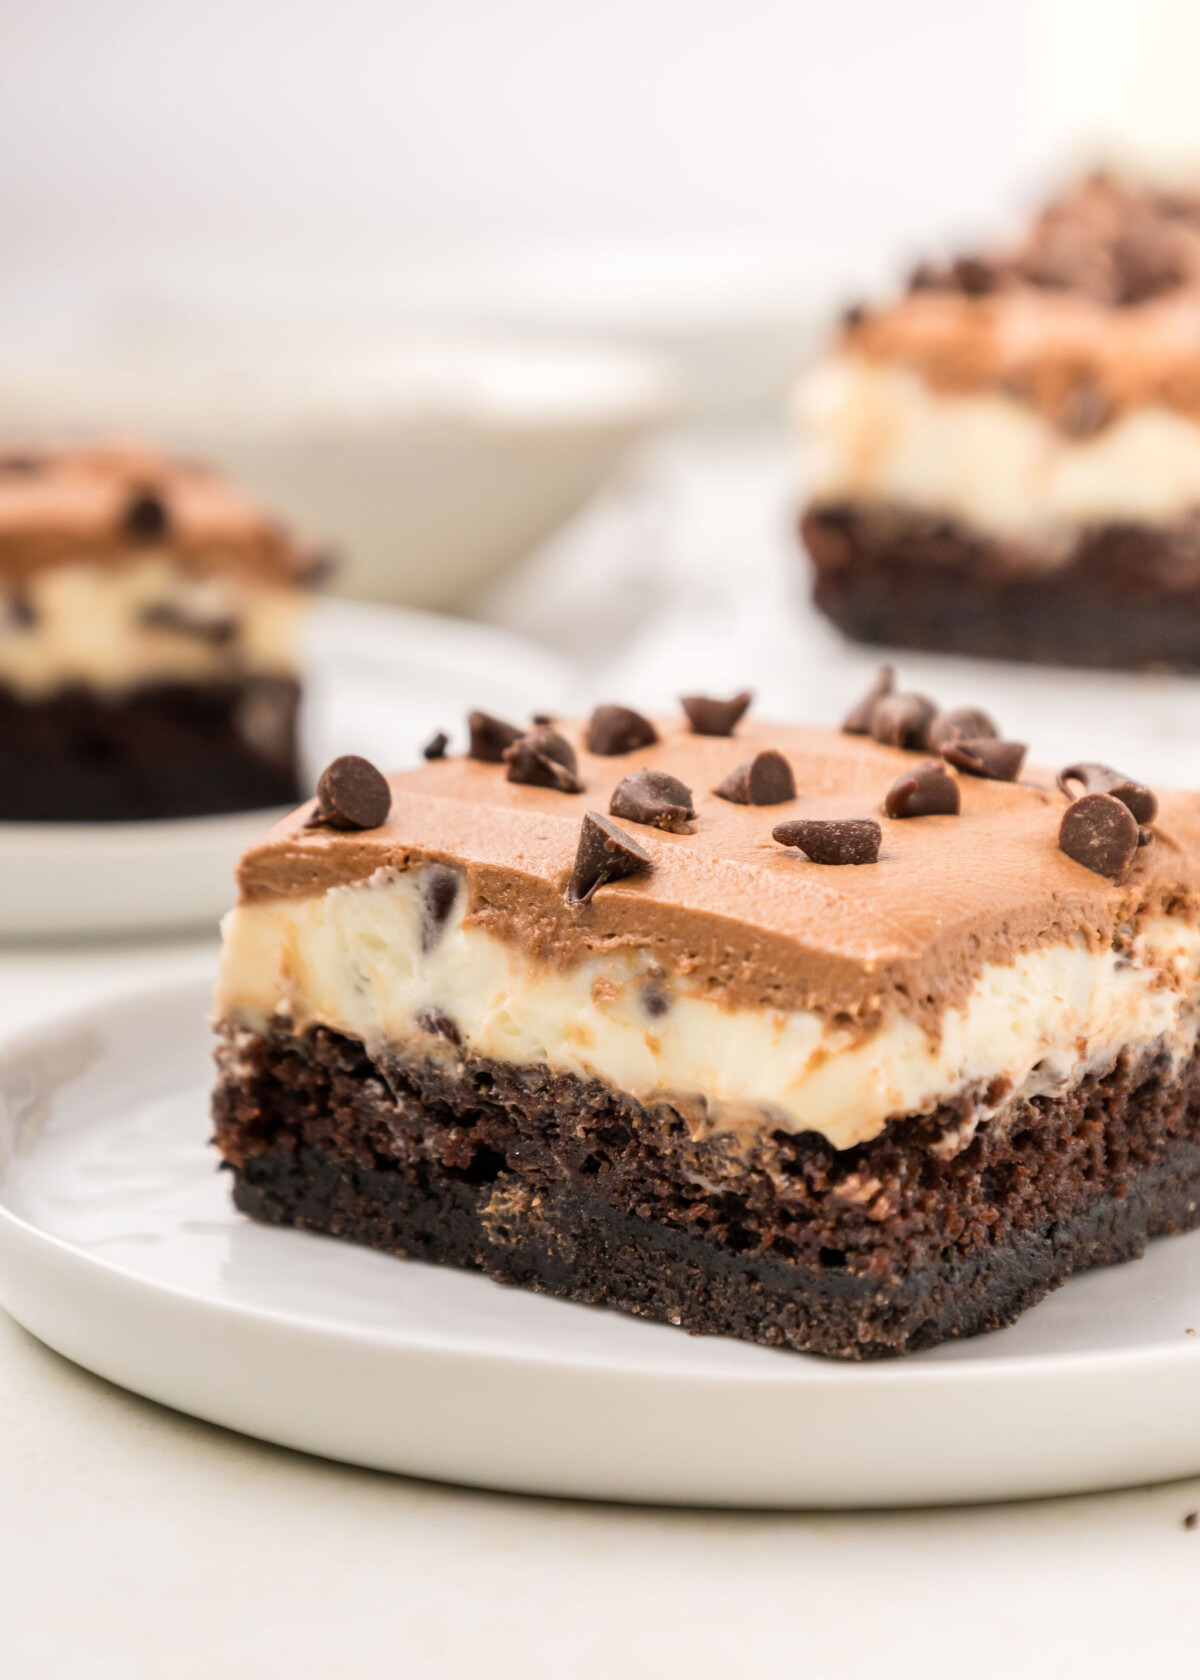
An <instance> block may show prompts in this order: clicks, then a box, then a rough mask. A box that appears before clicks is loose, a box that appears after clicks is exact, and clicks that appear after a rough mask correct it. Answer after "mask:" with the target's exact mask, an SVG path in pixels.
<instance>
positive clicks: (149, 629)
mask: <svg viewBox="0 0 1200 1680" xmlns="http://www.w3.org/2000/svg"><path fill="white" fill-rule="evenodd" d="M304 604H305V599H304V592H303V591H302V590H299V589H289V588H287V587H286V586H283V585H280V584H270V583H261V582H258V581H257V580H254V579H250V578H245V577H240V576H236V575H234V574H233V573H213V574H210V575H208V576H203V577H201V576H196V575H194V574H191V573H187V572H184V571H183V570H182V569H181V568H180V567H178V566H176V565H175V564H174V563H173V562H172V561H171V560H170V559H169V558H167V557H166V556H163V555H152V554H144V555H139V556H137V557H136V558H131V559H130V560H128V561H127V562H126V563H124V564H121V565H112V564H104V565H98V564H96V563H94V562H89V561H87V560H80V561H78V562H75V563H71V564H66V565H56V566H47V567H45V568H44V569H43V570H41V571H37V572H34V573H33V574H32V575H31V576H30V577H29V578H28V579H27V580H26V582H25V583H24V584H23V585H22V588H21V591H20V595H19V596H18V597H12V596H10V598H9V601H8V603H7V610H5V607H4V603H3V598H2V596H0V684H3V685H4V686H5V687H7V688H11V689H13V690H15V691H16V692H17V693H18V694H20V695H22V696H24V697H26V698H28V699H36V698H38V697H39V696H43V695H46V694H50V693H52V692H53V691H54V690H55V689H57V688H62V687H64V686H66V685H68V684H71V683H82V684H86V685H87V686H88V687H90V688H96V689H101V690H103V691H105V692H108V693H119V692H122V691H127V690H129V689H131V688H136V687H138V686H139V685H141V684H144V683H151V682H164V681H182V682H203V681H210V680H215V679H218V678H220V677H222V676H226V675H229V674H235V675H252V676H288V675H291V674H293V673H294V670H295V663H296V650H295V642H296V635H297V629H298V619H299V615H300V613H301V612H302V610H303V607H304Z"/></svg>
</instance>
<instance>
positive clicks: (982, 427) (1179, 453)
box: [796, 176, 1200, 668]
mask: <svg viewBox="0 0 1200 1680" xmlns="http://www.w3.org/2000/svg"><path fill="white" fill-rule="evenodd" d="M796 411H797V415H798V418H799V421H800V426H801V431H802V433H803V436H804V438H805V440H806V445H807V453H808V463H809V468H810V473H809V477H808V485H809V489H808V498H809V499H808V506H807V509H806V511H805V513H804V516H803V521H802V531H803V537H804V541H805V544H806V546H807V548H808V551H809V554H810V555H811V557H812V561H813V564H814V566H815V574H816V582H815V598H816V601H817V604H818V606H819V607H820V608H821V609H822V610H823V611H824V612H825V613H826V614H828V616H829V617H830V618H831V619H833V621H834V622H835V623H836V624H837V625H839V626H840V628H841V629H842V630H844V631H845V632H846V633H847V634H848V635H850V636H853V637H856V638H858V639H859V640H861V641H866V642H880V643H891V644H894V645H897V646H904V647H917V648H926V649H944V650H949V651H954V652H960V653H968V654H977V655H982V656H986V657H995V658H1005V659H1024V660H1042V661H1048V662H1060V663H1066V664H1079V665H1095V666H1129V667H1140V666H1154V665H1166V666H1174V667H1184V668H1194V667H1196V666H1197V665H1200V196H1189V195H1185V194H1180V193H1167V192H1160V191H1154V190H1151V189H1149V188H1136V187H1131V186H1129V185H1126V184H1123V183H1121V182H1119V181H1117V180H1114V179H1112V178H1111V177H1108V176H1093V177H1091V178H1089V179H1087V180H1086V181H1084V182H1082V183H1080V184H1079V185H1077V186H1075V187H1073V188H1072V189H1071V190H1070V191H1068V192H1066V193H1064V194H1063V195H1062V196H1061V197H1059V198H1058V199H1056V200H1055V201H1054V202H1052V203H1051V204H1050V205H1049V206H1048V207H1047V208H1046V209H1045V210H1044V211H1043V212H1042V213H1041V215H1040V216H1039V217H1038V218H1037V219H1036V220H1035V222H1034V223H1033V225H1032V227H1031V228H1030V229H1029V231H1028V233H1027V235H1026V236H1025V238H1024V239H1023V240H1022V241H1020V242H1019V243H1018V244H1016V245H1014V246H1012V247H1009V248H1006V249H1003V250H1000V251H998V252H996V253H991V254H985V255H983V256H967V257H961V258H959V259H958V260H957V261H955V262H952V263H949V264H946V265H944V266H938V267H931V266H922V267H920V268H919V269H917V270H916V271H915V273H914V274H913V276H912V279H911V282H910V285H909V289H908V292H907V294H906V295H905V296H903V297H901V298H899V299H898V300H896V301H893V302H891V303H889V304H885V305H883V306H881V307H879V308H870V307H867V308H854V309H851V310H849V311H848V312H847V314H846V316H845V317H844V320H843V324H842V327H841V330H840V332H839V334H838V336H837V340H836V342H835V343H834V344H833V346H832V347H831V349H830V352H829V354H828V356H827V357H826V358H825V360H824V362H823V364H822V365H821V366H820V367H819V368H818V369H817V370H816V371H815V372H814V373H813V374H811V375H810V376H808V377H806V378H805V379H804V380H802V381H801V383H800V384H799V386H798V387H797V394H796Z"/></svg>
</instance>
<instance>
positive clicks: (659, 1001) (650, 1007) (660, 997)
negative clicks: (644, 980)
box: [642, 986, 671, 1020]
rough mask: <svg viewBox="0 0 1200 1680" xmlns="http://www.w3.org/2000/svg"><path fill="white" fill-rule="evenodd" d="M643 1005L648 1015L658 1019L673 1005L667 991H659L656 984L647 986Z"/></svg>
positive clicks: (643, 996) (643, 994)
mask: <svg viewBox="0 0 1200 1680" xmlns="http://www.w3.org/2000/svg"><path fill="white" fill-rule="evenodd" d="M642 1007H643V1008H644V1009H645V1011H646V1013H647V1015H651V1016H653V1017H654V1018H655V1020H657V1019H658V1017H659V1016H660V1015H665V1014H666V1013H667V1010H668V1009H669V1008H670V1007H671V1005H670V1003H669V1001H668V999H667V995H666V993H665V992H660V991H658V990H657V989H656V988H655V987H654V986H647V987H646V989H645V990H644V991H643V993H642Z"/></svg>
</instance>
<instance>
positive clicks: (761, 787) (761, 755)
mask: <svg viewBox="0 0 1200 1680" xmlns="http://www.w3.org/2000/svg"><path fill="white" fill-rule="evenodd" d="M713 792H714V793H715V794H716V796H717V798H718V799H728V800H730V801H732V803H733V804H734V805H782V804H783V802H784V800H785V799H795V797H796V778H795V777H794V776H793V775H792V767H791V765H790V764H789V763H788V761H787V759H786V758H784V756H783V754H782V753H779V752H776V751H775V749H774V747H767V748H765V749H764V750H763V751H762V752H758V753H755V755H754V757H753V758H748V759H747V760H746V761H745V763H744V764H739V765H738V767H737V769H736V770H731V771H730V772H729V774H728V776H726V778H725V780H724V781H723V782H721V783H720V784H719V785H718V786H717V787H715V788H714V789H713Z"/></svg>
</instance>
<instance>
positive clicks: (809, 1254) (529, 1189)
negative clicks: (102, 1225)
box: [214, 1028, 1200, 1359]
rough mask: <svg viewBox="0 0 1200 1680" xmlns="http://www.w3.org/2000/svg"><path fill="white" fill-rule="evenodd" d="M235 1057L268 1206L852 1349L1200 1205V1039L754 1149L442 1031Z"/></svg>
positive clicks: (785, 1336) (1085, 1263) (982, 1311)
mask: <svg viewBox="0 0 1200 1680" xmlns="http://www.w3.org/2000/svg"><path fill="white" fill-rule="evenodd" d="M219 1056H220V1059H221V1063H222V1068H223V1072H222V1077H221V1080H220V1082H219V1084H218V1087H217V1091H216V1096H215V1103H214V1113H215V1120H216V1141H217V1143H218V1145H219V1147H220V1149H221V1152H222V1154H223V1155H224V1157H225V1162H226V1164H227V1165H228V1166H229V1167H230V1168H231V1170H232V1171H233V1172H234V1175H235V1180H236V1184H235V1192H234V1194H235V1200H236V1202H237V1205H238V1206H239V1207H240V1208H241V1209H242V1210H243V1211H244V1212H246V1213H248V1214H250V1215H251V1216H253V1217H254V1218H256V1219H261V1220H264V1221H266V1222H268V1223H272V1224H282V1225H297V1226H302V1227H305V1228H307V1229H310V1230H315V1231H324V1232H328V1233H330V1234H332V1235H336V1236H341V1237H347V1238H350V1239H351V1240H354V1241H358V1242H362V1243H367V1244H369V1245H371V1246H372V1247H375V1248H380V1249H384V1250H387V1251H389V1252H391V1253H393V1254H398V1255H406V1256H409V1257H411V1258H414V1259H421V1260H426V1261H431V1262H435V1263H440V1264H447V1265H454V1266H461V1267H466V1268H468V1269H471V1270H478V1271H483V1272H486V1273H487V1274H488V1275H489V1276H491V1277H493V1278H495V1279H497V1280H499V1281H501V1282H505V1283H512V1284H519V1285H521V1286H523V1287H526V1288H532V1289H537V1290H543V1291H545V1292H547V1293H551V1294H555V1295H563V1296H568V1297H570V1298H572V1299H574V1300H577V1301H585V1302H591V1303H595V1304H602V1305H605V1306H610V1307H619V1308H621V1309H623V1310H625V1311H628V1312H633V1313H638V1314H641V1315H643V1316H645V1317H649V1318H655V1319H660V1320H664V1321H667V1322H669V1323H672V1324H677V1325H682V1326H683V1327H684V1328H685V1329H687V1330H689V1331H692V1332H694V1333H698V1334H710V1335H731V1336H737V1337H740V1338H743V1339H746V1340H752V1341H757V1342H762V1343H765V1344H767V1345H769V1346H778V1347H788V1348H795V1349H800V1350H803V1351H807V1352H811V1353H820V1354H826V1355H830V1356H832V1357H834V1358H839V1359H872V1358H881V1357H885V1356H889V1355H895V1354H902V1353H908V1352H912V1351H915V1350H917V1349H920V1348H923V1347H928V1346H931V1345H933V1344H935V1343H937V1342H940V1341H943V1340H946V1339H947V1338H953V1337H960V1336H971V1335H975V1334H977V1333H979V1332H981V1331H986V1330H994V1329H998V1328H1000V1327H1001V1326H1003V1325H1005V1324H1009V1323H1011V1322H1012V1321H1013V1320H1014V1319H1015V1318H1016V1317H1017V1316H1018V1315H1019V1314H1020V1313H1021V1312H1022V1311H1024V1309H1025V1308H1027V1307H1028V1306H1030V1305H1032V1304H1033V1303H1034V1302H1036V1301H1038V1300H1039V1299H1041V1297H1042V1296H1044V1295H1045V1294H1046V1293H1047V1292H1048V1291H1049V1290H1051V1289H1053V1288H1055V1287H1056V1286H1057V1285H1058V1284H1061V1283H1062V1282H1064V1281H1065V1279H1066V1278H1067V1277H1068V1276H1069V1275H1070V1274H1071V1273H1072V1272H1073V1271H1076V1270H1080V1269H1082V1268H1084V1267H1089V1266H1095V1265H1107V1264H1111V1263H1114V1262H1116V1261H1120V1260H1128V1259H1131V1258H1133V1257H1134V1256H1136V1255H1139V1254H1140V1253H1142V1251H1143V1249H1144V1247H1145V1244H1146V1241H1147V1239H1148V1238H1149V1237H1152V1236H1156V1235H1161V1234H1164V1233H1169V1232H1177V1231H1184V1230H1188V1229H1190V1228H1192V1227H1193V1226H1194V1225H1196V1224H1197V1223H1198V1222H1200V1214H1198V1212H1197V1209H1198V1208H1200V1058H1198V1059H1195V1060H1193V1061H1192V1062H1191V1063H1190V1064H1189V1065H1188V1066H1187V1067H1186V1068H1185V1069H1184V1070H1183V1072H1182V1074H1180V1073H1179V1071H1178V1070H1177V1069H1174V1068H1172V1067H1171V1066H1170V1065H1169V1064H1168V1061H1167V1058H1166V1057H1161V1058H1158V1059H1155V1058H1149V1059H1143V1060H1142V1061H1141V1062H1140V1063H1139V1064H1138V1065H1137V1066H1136V1067H1134V1066H1130V1065H1127V1064H1126V1063H1125V1062H1121V1063H1118V1065H1117V1066H1116V1067H1115V1068H1114V1069H1112V1070H1111V1071H1110V1072H1108V1073H1106V1074H1104V1075H1102V1076H1101V1075H1092V1076H1089V1077H1087V1078H1085V1079H1084V1080H1083V1081H1082V1082H1081V1083H1080V1084H1078V1085H1077V1086H1075V1087H1074V1088H1073V1089H1071V1090H1070V1091H1069V1092H1067V1093H1066V1094H1065V1095H1062V1096H1059V1097H1049V1096H1046V1097H1036V1098H1033V1099H1031V1100H1023V1101H1021V1102H1020V1103H1019V1104H1017V1105H1010V1106H1009V1107H1008V1109H1007V1110H1005V1111H1004V1112H1003V1118H1002V1119H986V1118H985V1119H982V1120H981V1121H980V1122H979V1124H978V1127H977V1129H976V1131H975V1133H974V1136H973V1138H972V1139H971V1141H970V1142H969V1143H968V1144H967V1145H966V1147H964V1148H962V1149H961V1150H960V1151H959V1152H958V1153H957V1154H954V1155H951V1156H949V1157H947V1156H946V1155H945V1154H944V1153H939V1152H938V1150H937V1149H935V1148H934V1147H933V1146H934V1145H935V1144H937V1142H938V1140H939V1139H942V1138H944V1136H945V1133H946V1131H947V1128H948V1127H950V1126H952V1125H954V1124H955V1123H956V1122H959V1121H962V1120H964V1119H968V1118H969V1117H970V1102H969V1100H966V1101H964V1102H963V1104H962V1105H961V1107H960V1108H957V1109H955V1110H949V1109H945V1108H943V1109H941V1110H939V1111H938V1112H937V1113H936V1114H934V1115H932V1116H929V1117H927V1118H922V1119H914V1120H906V1121H897V1122H893V1123H892V1124H891V1125H889V1126H888V1128H887V1129H886V1131H885V1132H883V1133H882V1134H881V1135H880V1136H879V1137H877V1138H875V1139H873V1140H872V1141H871V1142H869V1143H866V1144H863V1145H861V1146H860V1147H858V1148H855V1149H849V1150H845V1151H843V1152H840V1153H839V1152H837V1151H835V1150H834V1149H832V1148H831V1146H830V1145H829V1144H828V1143H826V1142H825V1141H824V1140H823V1139H822V1138H820V1137H818V1136H817V1135H815V1134H813V1133H807V1134H803V1135H800V1136H796V1135H792V1134H788V1133H785V1132H776V1133H774V1134H773V1135H772V1136H771V1137H769V1138H768V1139H767V1140H766V1141H765V1142H764V1143H763V1144H761V1145H759V1146H756V1147H755V1148H754V1149H753V1150H752V1151H751V1152H750V1154H749V1156H748V1157H747V1156H741V1155H734V1154H732V1153H731V1146H730V1144H729V1141H728V1140H727V1139H725V1138H720V1137H718V1138H714V1139H711V1140H709V1141H707V1142H701V1143H697V1142H693V1141H692V1138H691V1135H690V1132H689V1129H688V1126H687V1125H686V1123H685V1121H684V1120H683V1118H682V1117H681V1115H679V1114H678V1113H677V1112H675V1111H674V1110H673V1109H671V1108H669V1107H662V1108H659V1109H657V1110H655V1111H653V1112H651V1111H648V1110H646V1109H644V1108H641V1107H639V1106H638V1105H637V1104H636V1103H635V1102H633V1101H632V1100H631V1099H629V1098H626V1097H623V1096H621V1095H619V1094H617V1093H615V1092H614V1091H612V1090H610V1089H609V1088H607V1087H606V1086H604V1085H603V1084H600V1083H598V1082H585V1081H581V1080H579V1079H577V1078H574V1077H572V1076H565V1075H554V1074H551V1073H549V1072H547V1071H546V1070H544V1069H528V1068H526V1069H521V1068H516V1067H510V1066H506V1065H504V1064H501V1063H497V1062H485V1061H481V1060H477V1059H474V1058H472V1057H470V1056H464V1055H462V1054H461V1053H459V1052H453V1053H452V1052H451V1051H450V1049H449V1048H448V1053H447V1056H446V1058H445V1059H444V1060H426V1061H420V1062H417V1061H411V1062H404V1063H395V1064H392V1063H389V1064H388V1065H387V1066H386V1067H385V1066H381V1065H378V1064H376V1063H374V1062H372V1060H371V1058H370V1057H369V1056H368V1054H367V1052H366V1050H365V1049H364V1047H363V1046H362V1045H361V1044H360V1043H357V1042H355V1041H354V1040H351V1039H348V1038H345V1037H342V1036H340V1035H338V1034H336V1033H333V1032H330V1031H328V1030H327V1029H324V1028H318V1029H315V1030H313V1031H311V1032H309V1033H307V1034H305V1035H303V1036H293V1035H290V1034H287V1033H284V1032H280V1033H278V1034H277V1035H273V1036H272V1037H271V1038H270V1039H265V1038H261V1037H255V1036H253V1035H249V1034H239V1035H238V1040H237V1045H236V1053H231V1052H230V1051H228V1050H225V1051H222V1052H219ZM984 1095H985V1096H990V1097H991V1099H992V1100H993V1102H994V1101H995V1100H996V1099H997V1097H998V1096H999V1093H996V1092H992V1093H985V1094H984Z"/></svg>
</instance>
